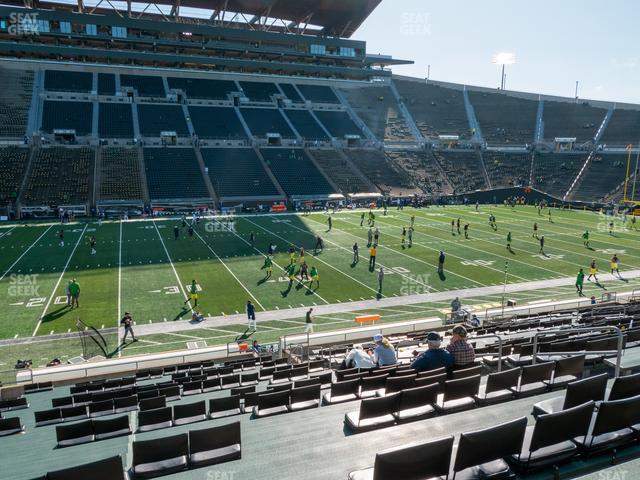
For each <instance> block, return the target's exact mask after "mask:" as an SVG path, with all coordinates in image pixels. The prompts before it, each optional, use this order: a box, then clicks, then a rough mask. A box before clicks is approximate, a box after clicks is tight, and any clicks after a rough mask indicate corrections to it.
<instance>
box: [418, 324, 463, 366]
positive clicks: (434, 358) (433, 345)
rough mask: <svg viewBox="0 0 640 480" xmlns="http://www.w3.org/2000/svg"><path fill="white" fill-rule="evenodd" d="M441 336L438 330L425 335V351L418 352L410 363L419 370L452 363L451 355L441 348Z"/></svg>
mask: <svg viewBox="0 0 640 480" xmlns="http://www.w3.org/2000/svg"><path fill="white" fill-rule="evenodd" d="M441 344H442V337H441V336H440V334H439V333H438V332H431V333H429V335H427V351H426V352H424V353H422V354H420V355H419V356H418V357H417V358H416V359H415V360H414V361H413V363H412V364H411V368H413V369H414V370H417V371H419V372H421V371H424V370H433V369H435V368H441V367H445V368H449V367H451V366H452V365H453V355H451V354H450V353H449V352H448V351H447V350H445V349H444V348H441Z"/></svg>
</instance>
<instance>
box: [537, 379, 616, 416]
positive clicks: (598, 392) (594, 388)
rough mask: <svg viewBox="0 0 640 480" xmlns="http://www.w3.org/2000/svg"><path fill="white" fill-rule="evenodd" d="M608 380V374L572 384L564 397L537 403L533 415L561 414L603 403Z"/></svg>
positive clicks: (568, 386)
mask: <svg viewBox="0 0 640 480" xmlns="http://www.w3.org/2000/svg"><path fill="white" fill-rule="evenodd" d="M608 380H609V376H608V375H607V374H606V373H601V374H600V375H594V376H593V377H588V378H584V379H582V380H576V381H575V382H571V383H569V384H568V385H567V390H566V391H565V394H564V396H557V397H553V398H547V399H546V400H542V401H540V402H538V403H536V404H535V405H534V406H533V415H534V416H538V415H543V414H548V413H554V412H560V411H562V410H566V409H568V408H572V407H576V406H578V405H582V404H583V403H586V402H589V401H594V402H601V401H603V400H604V398H605V394H606V391H607V381H608Z"/></svg>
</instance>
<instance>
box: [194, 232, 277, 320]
mask: <svg viewBox="0 0 640 480" xmlns="http://www.w3.org/2000/svg"><path fill="white" fill-rule="evenodd" d="M194 232H195V234H196V235H197V236H198V238H199V239H200V240H201V241H202V243H204V244H205V246H206V247H207V248H208V249H209V251H210V252H211V253H213V255H214V256H215V257H216V258H217V259H218V261H219V262H220V263H221V264H222V266H223V267H224V268H226V269H227V272H229V273H230V274H231V276H232V277H233V278H235V279H236V282H238V283H239V284H240V286H241V287H242V288H244V291H245V292H247V293H248V294H249V296H250V297H251V298H253V301H254V302H256V304H257V305H258V306H259V307H260V308H261V309H262V311H263V312H264V311H266V308H264V307H263V306H262V304H261V303H260V301H259V300H258V299H257V298H256V297H255V296H254V295H253V293H251V292H250V291H249V289H248V288H247V286H246V285H245V284H244V283H242V282H241V281H240V279H239V278H238V277H236V274H235V273H233V272H232V271H231V269H230V268H229V267H228V266H227V264H226V263H224V261H223V260H222V259H221V258H220V256H219V255H218V254H217V253H216V252H215V250H214V249H213V248H211V245H209V244H208V243H207V242H206V241H205V239H204V238H202V235H200V232H198V231H196V230H195V229H194Z"/></svg>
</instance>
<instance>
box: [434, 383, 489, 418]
mask: <svg viewBox="0 0 640 480" xmlns="http://www.w3.org/2000/svg"><path fill="white" fill-rule="evenodd" d="M479 388H480V375H475V376H473V377H466V378H460V379H458V380H447V381H446V382H444V387H443V392H442V393H440V394H438V401H437V402H436V404H435V405H434V406H435V408H436V410H437V411H438V413H452V412H458V411H461V410H466V409H469V408H474V407H475V406H476V402H475V399H474V397H475V396H476V395H477V394H478V390H479Z"/></svg>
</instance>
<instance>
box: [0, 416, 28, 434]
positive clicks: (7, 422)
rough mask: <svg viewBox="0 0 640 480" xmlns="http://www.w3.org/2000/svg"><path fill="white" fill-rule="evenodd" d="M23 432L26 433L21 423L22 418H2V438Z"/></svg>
mask: <svg viewBox="0 0 640 480" xmlns="http://www.w3.org/2000/svg"><path fill="white" fill-rule="evenodd" d="M22 432H24V426H23V425H22V424H21V423H20V417H11V418H0V437H6V436H8V435H15V434H16V433H22Z"/></svg>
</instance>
